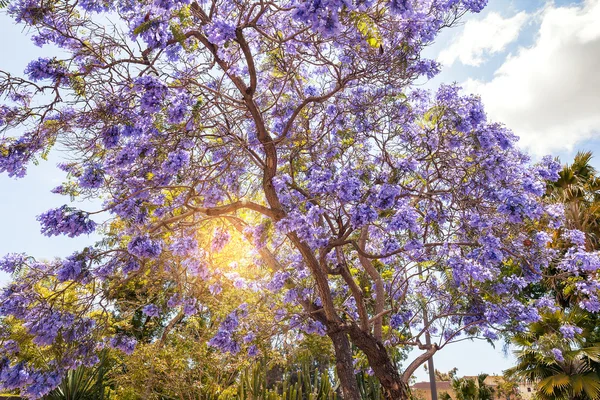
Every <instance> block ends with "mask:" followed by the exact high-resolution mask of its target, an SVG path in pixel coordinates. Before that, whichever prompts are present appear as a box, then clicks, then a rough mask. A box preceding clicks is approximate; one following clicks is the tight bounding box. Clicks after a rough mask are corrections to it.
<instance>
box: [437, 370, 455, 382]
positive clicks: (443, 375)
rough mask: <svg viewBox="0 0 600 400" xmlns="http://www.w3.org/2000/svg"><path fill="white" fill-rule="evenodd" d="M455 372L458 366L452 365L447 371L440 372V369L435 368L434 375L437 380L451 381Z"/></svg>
mask: <svg viewBox="0 0 600 400" xmlns="http://www.w3.org/2000/svg"><path fill="white" fill-rule="evenodd" d="M456 372H458V368H456V367H454V368H452V369H451V370H450V371H448V372H441V371H440V370H437V369H436V370H435V377H436V379H437V380H438V381H451V380H452V379H453V378H454V377H455V376H456Z"/></svg>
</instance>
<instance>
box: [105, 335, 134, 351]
mask: <svg viewBox="0 0 600 400" xmlns="http://www.w3.org/2000/svg"><path fill="white" fill-rule="evenodd" d="M109 344H110V347H112V348H114V349H118V350H121V351H122V352H123V353H125V354H127V355H131V354H133V351H134V350H135V345H136V344H137V340H135V338H132V337H129V336H125V335H116V336H114V337H113V338H111V339H110V342H109Z"/></svg>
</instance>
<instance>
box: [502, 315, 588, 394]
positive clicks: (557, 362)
mask: <svg viewBox="0 0 600 400" xmlns="http://www.w3.org/2000/svg"><path fill="white" fill-rule="evenodd" d="M564 318H565V316H564V315H563V314H562V313H561V312H556V313H554V314H549V315H545V316H544V318H543V319H542V320H541V321H540V322H537V323H535V324H532V326H531V327H530V328H529V330H528V332H524V333H519V334H517V335H516V336H515V337H514V339H513V342H514V344H515V345H516V346H518V350H517V351H516V352H515V355H516V357H517V365H516V366H514V367H512V368H510V369H508V370H507V371H506V374H507V375H508V376H509V377H513V378H517V379H521V380H525V381H527V382H531V383H533V384H534V385H535V386H536V387H537V392H536V396H537V397H538V398H540V399H544V400H546V399H547V400H550V399H598V398H600V364H599V362H600V358H599V357H600V345H599V344H598V343H589V342H587V341H586V340H585V335H580V334H577V335H574V336H570V337H564V334H561V333H560V329H559V328H560V326H561V324H563V323H564V322H565V321H564Z"/></svg>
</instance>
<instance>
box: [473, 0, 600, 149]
mask: <svg viewBox="0 0 600 400" xmlns="http://www.w3.org/2000/svg"><path fill="white" fill-rule="evenodd" d="M540 18H541V23H540V28H539V32H538V34H537V37H536V39H535V43H534V44H533V45H532V46H531V47H529V48H520V49H519V51H518V52H517V54H516V55H513V56H509V57H508V58H507V59H506V61H505V62H504V64H503V65H502V66H501V67H500V68H499V69H498V70H497V71H496V72H495V74H494V77H493V79H492V80H491V81H490V82H481V81H473V80H469V81H467V82H466V83H465V84H464V85H463V86H464V87H465V89H467V90H468V91H471V92H475V93H479V94H480V95H481V97H482V99H483V102H484V104H485V106H486V109H487V111H488V115H489V117H490V118H491V119H492V120H495V121H499V122H503V123H505V124H506V125H507V126H508V127H509V128H511V129H512V130H513V131H514V132H515V133H516V134H517V135H519V136H520V137H521V141H520V145H521V146H522V147H524V148H527V149H528V150H529V151H531V152H532V153H534V154H536V155H541V154H545V153H549V152H552V151H556V150H572V149H573V146H574V145H575V144H576V143H578V142H579V141H581V140H584V139H589V138H591V137H592V136H594V135H599V134H600V0H586V1H585V3H584V4H583V5H581V6H571V7H554V6H550V7H547V8H546V9H545V10H543V12H542V13H541V15H540Z"/></svg>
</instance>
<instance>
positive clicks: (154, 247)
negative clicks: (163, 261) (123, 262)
mask: <svg viewBox="0 0 600 400" xmlns="http://www.w3.org/2000/svg"><path fill="white" fill-rule="evenodd" d="M127 250H128V251H129V253H130V254H132V255H134V256H136V257H140V258H157V257H158V256H159V255H160V254H161V253H162V245H161V244H160V242H158V241H156V240H152V239H150V237H149V236H148V235H142V236H136V237H134V238H132V239H131V241H130V242H129V244H128V245H127Z"/></svg>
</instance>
